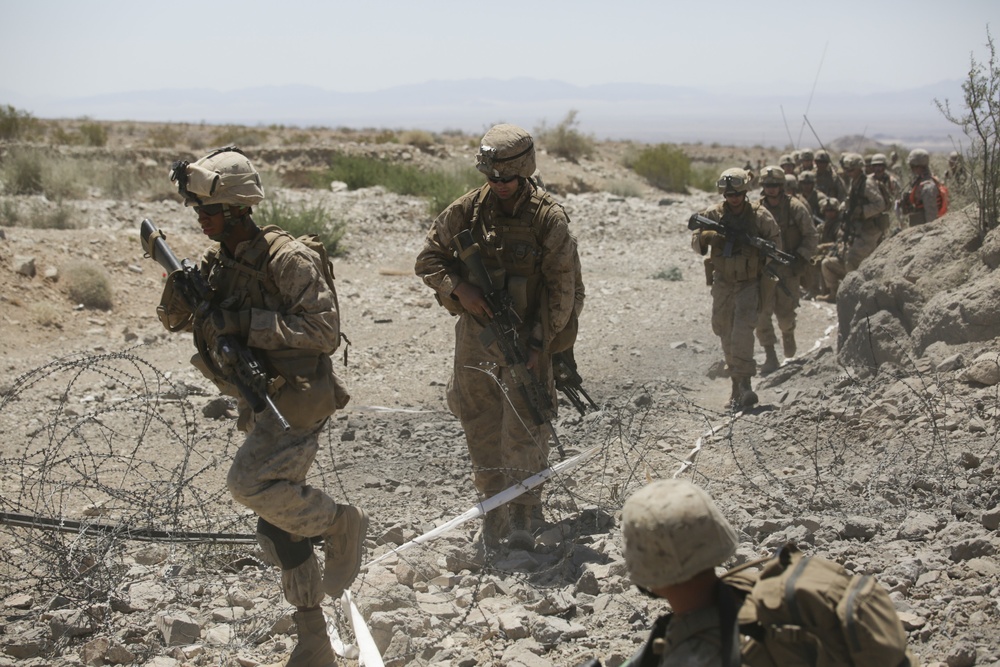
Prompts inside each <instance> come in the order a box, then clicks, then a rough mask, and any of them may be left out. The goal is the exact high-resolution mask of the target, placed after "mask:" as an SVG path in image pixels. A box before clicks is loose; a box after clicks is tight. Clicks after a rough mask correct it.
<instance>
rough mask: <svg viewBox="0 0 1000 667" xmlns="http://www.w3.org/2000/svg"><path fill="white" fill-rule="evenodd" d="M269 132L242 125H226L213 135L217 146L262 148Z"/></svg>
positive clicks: (213, 141) (213, 140)
mask: <svg viewBox="0 0 1000 667" xmlns="http://www.w3.org/2000/svg"><path fill="white" fill-rule="evenodd" d="M267 137H268V132H267V130H266V129H263V128H253V127H244V126H242V125H225V126H223V127H221V128H219V130H218V131H216V132H215V134H213V135H212V143H213V144H214V145H215V146H239V147H240V148H246V147H248V146H260V145H261V144H262V143H264V142H265V141H267Z"/></svg>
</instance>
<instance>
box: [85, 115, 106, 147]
mask: <svg viewBox="0 0 1000 667" xmlns="http://www.w3.org/2000/svg"><path fill="white" fill-rule="evenodd" d="M80 135H81V136H83V144H84V145H85V146H96V147H101V146H106V145H107V143H108V128H107V127H105V126H104V125H101V124H100V123H95V122H93V121H86V122H84V123H81V124H80Z"/></svg>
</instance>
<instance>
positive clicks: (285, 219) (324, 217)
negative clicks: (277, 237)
mask: <svg viewBox="0 0 1000 667" xmlns="http://www.w3.org/2000/svg"><path fill="white" fill-rule="evenodd" d="M254 215H255V217H256V218H257V222H258V223H259V224H261V225H277V226H278V227H281V228H282V229H284V230H285V231H286V232H288V233H289V234H291V235H292V236H302V235H303V234H315V235H316V236H318V237H319V240H320V241H321V242H322V243H323V246H324V247H325V248H326V252H327V254H329V255H330V256H331V257H334V256H337V255H343V254H344V249H343V248H341V247H340V240H341V239H342V238H343V237H344V233H345V232H346V231H347V223H346V222H345V221H343V220H333V219H332V218H331V215H330V212H329V211H328V210H327V209H326V207H325V206H323V205H321V204H317V205H315V206H308V207H307V206H293V205H292V204H289V203H287V202H283V201H276V200H273V199H272V200H268V201H266V202H265V203H264V205H263V206H261V207H259V208H258V209H257V210H256V211H255V213H254Z"/></svg>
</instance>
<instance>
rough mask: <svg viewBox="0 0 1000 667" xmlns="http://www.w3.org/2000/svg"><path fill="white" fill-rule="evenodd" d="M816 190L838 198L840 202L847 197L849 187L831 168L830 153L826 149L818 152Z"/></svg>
mask: <svg viewBox="0 0 1000 667" xmlns="http://www.w3.org/2000/svg"><path fill="white" fill-rule="evenodd" d="M841 157H843V156H841ZM816 189H817V190H819V191H820V193H821V194H824V195H826V196H827V197H836V198H837V199H839V200H840V201H844V198H845V197H847V186H845V185H844V181H843V180H842V179H841V178H840V176H839V175H838V174H837V173H836V172H835V171H834V170H833V168H832V167H831V166H830V153H828V152H827V151H826V149H821V150H818V151H816Z"/></svg>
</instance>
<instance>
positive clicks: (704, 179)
mask: <svg viewBox="0 0 1000 667" xmlns="http://www.w3.org/2000/svg"><path fill="white" fill-rule="evenodd" d="M718 180H719V170H718V168H717V167H715V166H713V165H710V164H700V165H698V164H692V165H691V175H690V176H689V177H688V185H690V186H691V187H693V188H698V189H699V190H704V191H705V192H715V184H716V182H717V181H718Z"/></svg>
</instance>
